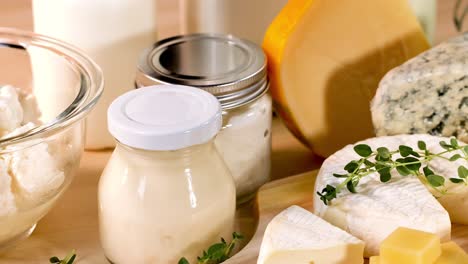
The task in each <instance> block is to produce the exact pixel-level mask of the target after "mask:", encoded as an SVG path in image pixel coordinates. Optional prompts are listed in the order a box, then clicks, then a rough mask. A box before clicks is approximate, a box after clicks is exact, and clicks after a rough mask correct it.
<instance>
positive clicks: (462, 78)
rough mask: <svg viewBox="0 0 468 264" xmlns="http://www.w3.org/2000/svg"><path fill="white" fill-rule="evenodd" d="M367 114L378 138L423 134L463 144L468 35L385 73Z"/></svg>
mask: <svg viewBox="0 0 468 264" xmlns="http://www.w3.org/2000/svg"><path fill="white" fill-rule="evenodd" d="M371 112H372V121H373V124H374V128H375V131H376V134H377V136H385V135H397V134H418V133H428V134H431V135H438V136H447V137H448V136H456V137H457V138H458V139H460V140H462V141H464V142H468V33H467V34H464V35H462V36H459V37H457V38H454V39H452V40H450V41H448V42H445V43H443V44H440V45H438V46H437V47H435V48H433V49H431V50H429V51H426V52H424V53H421V54H420V55H418V56H417V57H415V58H413V59H411V60H409V61H408V62H406V63H404V64H402V65H401V66H399V67H396V68H394V69H393V70H391V71H389V72H388V73H387V74H386V75H385V77H384V78H383V79H382V80H381V82H380V84H379V87H378V89H377V92H376V95H375V97H374V99H373V101H372V104H371Z"/></svg>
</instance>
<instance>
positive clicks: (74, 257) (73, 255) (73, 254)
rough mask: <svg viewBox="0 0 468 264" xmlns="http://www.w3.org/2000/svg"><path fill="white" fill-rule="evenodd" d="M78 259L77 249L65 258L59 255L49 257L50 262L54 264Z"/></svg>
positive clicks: (68, 262)
mask: <svg viewBox="0 0 468 264" xmlns="http://www.w3.org/2000/svg"><path fill="white" fill-rule="evenodd" d="M75 259H76V253H75V250H72V251H71V252H70V253H69V254H68V255H67V256H66V257H65V258H64V259H59V258H58V257H56V256H54V257H51V258H50V259H49V262H50V263H54V264H73V262H74V261H75Z"/></svg>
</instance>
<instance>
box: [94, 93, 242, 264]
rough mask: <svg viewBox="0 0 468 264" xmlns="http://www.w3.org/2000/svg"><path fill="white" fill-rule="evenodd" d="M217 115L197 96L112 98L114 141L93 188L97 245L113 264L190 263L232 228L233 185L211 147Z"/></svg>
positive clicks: (209, 100)
mask: <svg viewBox="0 0 468 264" xmlns="http://www.w3.org/2000/svg"><path fill="white" fill-rule="evenodd" d="M221 118H222V117H221V108H220V105H219V102H218V101H217V100H216V98H215V97H213V96H212V95H211V94H209V93H207V92H204V91H202V90H200V89H195V88H191V87H184V86H174V85H172V86H171V85H165V86H160V87H145V88H141V89H138V90H134V91H131V92H128V93H126V94H124V95H122V96H120V97H119V98H117V99H116V100H115V101H114V102H113V103H112V104H111V106H110V107H109V110H108V127H109V131H110V133H111V134H112V135H113V136H114V137H115V138H116V139H117V146H116V148H115V150H114V153H113V154H112V156H111V158H110V160H109V162H108V164H107V166H106V168H105V169H104V172H103V174H102V176H101V179H100V182H99V194H98V197H99V224H100V236H101V244H102V247H103V249H104V253H105V255H106V257H107V258H108V259H109V261H111V262H112V263H177V262H178V260H179V259H180V258H181V257H185V258H187V259H188V260H189V261H190V262H191V263H195V262H196V256H198V255H201V253H202V251H203V250H204V249H206V248H208V247H209V246H210V245H212V244H213V243H216V242H218V241H219V240H220V238H221V237H224V238H228V237H230V236H231V233H232V231H233V227H234V214H235V186H234V182H233V180H232V176H231V174H230V172H229V170H228V168H227V167H226V165H225V163H224V161H223V159H222V157H221V156H220V155H219V153H218V152H217V150H216V147H215V146H214V137H215V136H216V134H217V133H218V131H219V130H220V128H221V123H222V121H221Z"/></svg>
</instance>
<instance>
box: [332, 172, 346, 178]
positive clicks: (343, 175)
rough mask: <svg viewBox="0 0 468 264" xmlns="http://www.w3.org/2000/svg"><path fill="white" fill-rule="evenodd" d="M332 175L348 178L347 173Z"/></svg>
mask: <svg viewBox="0 0 468 264" xmlns="http://www.w3.org/2000/svg"><path fill="white" fill-rule="evenodd" d="M333 176H334V177H336V178H348V174H338V173H333Z"/></svg>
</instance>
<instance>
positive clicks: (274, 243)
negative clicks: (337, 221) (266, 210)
mask: <svg viewBox="0 0 468 264" xmlns="http://www.w3.org/2000/svg"><path fill="white" fill-rule="evenodd" d="M363 251H364V243H363V242H362V241H361V240H359V239H357V238H355V237H353V236H352V235H350V234H348V233H346V232H345V231H343V230H341V229H339V228H337V227H335V226H333V225H331V224H329V223H327V222H326V221H324V220H323V219H321V218H320V217H318V216H316V215H314V214H312V213H311V212H309V211H307V210H305V209H303V208H301V207H299V206H291V207H289V208H288V209H286V210H284V211H283V212H281V213H280V214H278V215H277V216H276V217H275V218H273V220H272V221H271V222H270V223H269V224H268V226H267V228H266V230H265V235H264V237H263V242H262V245H261V248H260V254H259V258H258V262H257V263H258V264H276V263H278V264H280V263H288V264H308V263H311V262H313V263H314V264H341V263H343V264H344V263H346V264H355V263H356V264H357V263H363V262H364V261H363Z"/></svg>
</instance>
